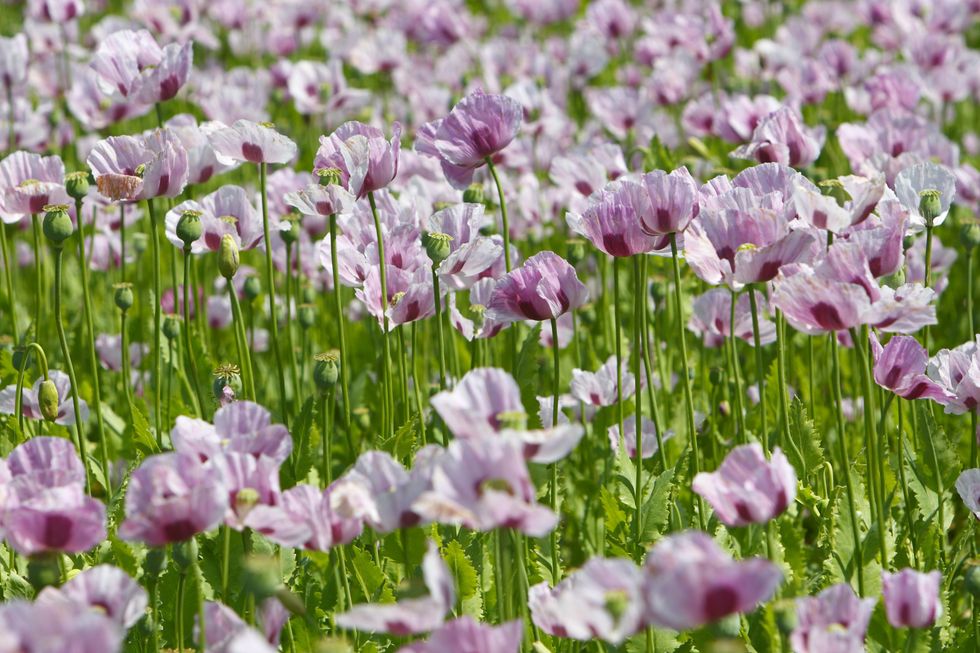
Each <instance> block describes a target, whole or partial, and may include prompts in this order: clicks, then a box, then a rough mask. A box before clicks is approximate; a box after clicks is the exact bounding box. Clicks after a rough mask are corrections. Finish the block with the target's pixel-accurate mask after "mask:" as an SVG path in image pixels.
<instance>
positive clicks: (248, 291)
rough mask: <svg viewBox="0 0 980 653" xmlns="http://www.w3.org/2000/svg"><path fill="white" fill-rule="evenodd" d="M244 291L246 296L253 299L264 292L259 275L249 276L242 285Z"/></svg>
mask: <svg viewBox="0 0 980 653" xmlns="http://www.w3.org/2000/svg"><path fill="white" fill-rule="evenodd" d="M242 291H243V292H244V293H245V297H247V298H248V299H249V300H253V299H255V298H256V297H258V296H259V295H260V294H262V283H261V282H260V281H259V278H258V277H248V278H247V279H245V283H244V284H243V285H242Z"/></svg>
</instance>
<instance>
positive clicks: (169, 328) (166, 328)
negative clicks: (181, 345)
mask: <svg viewBox="0 0 980 653" xmlns="http://www.w3.org/2000/svg"><path fill="white" fill-rule="evenodd" d="M163 335H165V336H167V339H168V340H176V339H177V338H179V337H180V316H179V315H175V314H173V313H171V314H170V315H165V316H164V318H163Z"/></svg>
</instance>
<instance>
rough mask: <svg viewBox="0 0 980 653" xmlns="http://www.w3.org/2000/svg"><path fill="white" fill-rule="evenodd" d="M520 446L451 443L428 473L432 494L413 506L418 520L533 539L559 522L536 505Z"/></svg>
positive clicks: (488, 441) (492, 441) (493, 441)
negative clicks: (509, 532)
mask: <svg viewBox="0 0 980 653" xmlns="http://www.w3.org/2000/svg"><path fill="white" fill-rule="evenodd" d="M535 496H536V493H535V490H534V484H533V483H532V482H531V477H530V474H529V473H528V470H527V465H526V464H525V462H524V452H523V447H522V446H521V444H520V443H518V442H515V441H514V440H511V439H505V438H493V437H482V438H471V439H467V440H454V441H452V442H451V443H450V444H449V446H448V447H447V448H446V452H445V454H444V455H442V456H440V457H439V459H438V460H437V461H436V462H435V466H434V468H433V470H432V489H431V490H429V491H428V492H425V493H424V494H423V495H422V496H421V497H419V499H418V501H416V502H415V510H416V511H417V512H418V513H419V514H420V515H422V516H424V517H426V518H428V519H431V520H432V521H436V522H439V523H443V524H459V525H463V526H466V527H467V528H471V529H473V530H477V531H488V530H492V529H494V528H514V529H517V530H519V531H521V532H523V533H526V534H528V535H531V536H533V537H540V536H542V535H544V534H545V533H548V532H550V531H551V530H552V529H553V528H554V527H555V525H556V523H557V520H558V517H557V515H555V514H554V513H553V512H552V511H551V510H549V509H547V508H545V507H544V506H540V505H538V503H537V501H536V498H535Z"/></svg>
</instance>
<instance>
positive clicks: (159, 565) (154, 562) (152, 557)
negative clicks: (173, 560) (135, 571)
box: [143, 548, 167, 578]
mask: <svg viewBox="0 0 980 653" xmlns="http://www.w3.org/2000/svg"><path fill="white" fill-rule="evenodd" d="M166 568H167V550H166V549H164V548H159V549H150V550H149V551H147V552H146V559H145V560H143V573H145V574H146V575H147V577H149V578H153V577H155V576H159V575H160V574H162V573H163V570H164V569H166Z"/></svg>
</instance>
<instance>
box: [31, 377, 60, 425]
mask: <svg viewBox="0 0 980 653" xmlns="http://www.w3.org/2000/svg"><path fill="white" fill-rule="evenodd" d="M37 403H38V404H39V406H40V407H41V416H42V417H44V419H46V420H48V421H49V422H53V421H55V420H56V419H58V404H59V403H61V401H60V399H59V398H58V386H56V385H55V384H54V381H52V380H51V379H44V380H43V381H41V387H40V388H39V389H38V391H37Z"/></svg>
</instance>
